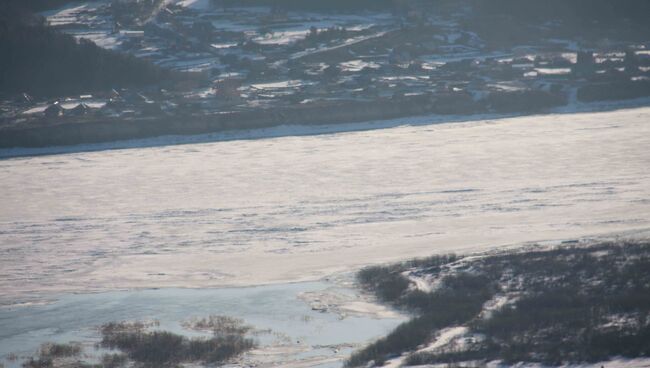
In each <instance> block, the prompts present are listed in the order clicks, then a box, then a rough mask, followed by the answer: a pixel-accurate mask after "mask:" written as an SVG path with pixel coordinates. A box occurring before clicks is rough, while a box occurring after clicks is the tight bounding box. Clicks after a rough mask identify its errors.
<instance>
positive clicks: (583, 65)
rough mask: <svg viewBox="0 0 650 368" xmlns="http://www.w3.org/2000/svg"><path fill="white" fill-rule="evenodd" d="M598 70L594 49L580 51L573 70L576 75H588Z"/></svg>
mask: <svg viewBox="0 0 650 368" xmlns="http://www.w3.org/2000/svg"><path fill="white" fill-rule="evenodd" d="M595 70H596V61H595V59H594V53H593V51H578V58H577V60H576V63H575V65H573V68H572V70H571V72H572V73H573V75H575V76H576V77H579V78H580V77H586V76H589V75H591V74H593V73H594V72H595Z"/></svg>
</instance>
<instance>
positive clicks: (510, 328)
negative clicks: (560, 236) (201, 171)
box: [348, 241, 650, 366]
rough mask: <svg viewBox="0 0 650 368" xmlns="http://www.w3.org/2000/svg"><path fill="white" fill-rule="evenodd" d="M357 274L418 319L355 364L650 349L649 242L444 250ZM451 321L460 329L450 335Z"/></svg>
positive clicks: (604, 355)
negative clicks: (460, 252)
mask: <svg viewBox="0 0 650 368" xmlns="http://www.w3.org/2000/svg"><path fill="white" fill-rule="evenodd" d="M358 280H359V283H360V284H361V286H362V287H363V288H365V289H366V290H368V291H371V292H373V293H375V294H376V295H377V296H378V297H379V298H380V299H381V300H383V301H384V302H388V303H391V304H392V305H394V306H396V307H398V308H401V309H405V310H407V311H410V312H413V313H415V314H416V317H414V318H413V319H412V320H410V321H408V322H405V323H404V324H402V325H400V326H398V327H397V328H396V329H395V330H394V331H393V332H391V333H390V334H389V335H388V336H386V337H384V338H382V339H379V340H377V341H376V342H374V343H373V344H371V345H369V346H367V347H366V348H364V349H362V350H360V351H357V352H356V353H354V354H353V355H352V357H351V358H350V359H349V361H348V365H349V366H359V365H363V364H366V363H367V362H370V361H372V362H374V364H375V365H382V364H383V362H385V361H386V360H389V359H395V358H396V357H399V358H397V359H396V360H397V361H398V362H401V363H403V364H405V365H423V364H439V363H452V362H464V361H483V362H486V361H495V360H500V361H503V362H505V363H509V364H512V363H517V362H541V363H544V364H550V365H560V364H563V363H576V362H598V361H605V360H608V359H610V358H612V357H617V356H622V357H627V358H637V357H648V356H650V323H649V322H650V321H649V319H648V317H649V315H650V242H648V241H637V242H608V243H598V244H563V245H561V246H558V247H556V248H551V249H548V248H544V247H541V246H540V247H537V246H533V247H527V248H525V249H521V250H516V251H509V252H497V253H492V254H485V255H479V256H464V257H461V256H454V255H449V256H435V257H431V258H426V259H416V260H412V261H407V262H402V263H397V264H393V265H388V266H373V267H369V268H366V269H363V270H362V271H360V272H359V274H358ZM458 326H463V327H465V328H464V329H460V330H458V329H453V328H455V327H458ZM452 329H453V331H456V332H458V331H459V333H456V334H453V336H446V335H449V334H448V333H447V332H449V331H450V330H452ZM446 337H447V338H446ZM439 340H444V341H439Z"/></svg>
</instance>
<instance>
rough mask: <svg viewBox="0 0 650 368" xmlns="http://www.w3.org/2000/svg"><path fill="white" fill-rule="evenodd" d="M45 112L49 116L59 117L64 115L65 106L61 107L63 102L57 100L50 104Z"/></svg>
mask: <svg viewBox="0 0 650 368" xmlns="http://www.w3.org/2000/svg"><path fill="white" fill-rule="evenodd" d="M43 113H44V114H45V117H47V118H58V117H60V116H62V115H63V107H61V104H60V103H59V102H58V101H57V102H55V103H53V104H51V105H50V106H48V107H47V108H46V109H45V110H44V111H43Z"/></svg>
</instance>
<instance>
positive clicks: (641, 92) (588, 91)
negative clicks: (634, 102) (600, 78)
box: [578, 80, 650, 102]
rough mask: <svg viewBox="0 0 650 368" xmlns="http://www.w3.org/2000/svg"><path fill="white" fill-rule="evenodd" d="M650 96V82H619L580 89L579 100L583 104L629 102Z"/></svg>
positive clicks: (591, 85) (590, 85)
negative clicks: (613, 101) (607, 101)
mask: <svg viewBox="0 0 650 368" xmlns="http://www.w3.org/2000/svg"><path fill="white" fill-rule="evenodd" d="M647 96H650V81H644V80H640V81H631V80H628V81H619V82H612V83H602V84H588V85H586V86H582V87H580V88H578V100H580V101H583V102H593V101H606V100H628V99H633V98H640V97H647Z"/></svg>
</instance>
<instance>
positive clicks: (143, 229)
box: [0, 108, 650, 304]
mask: <svg viewBox="0 0 650 368" xmlns="http://www.w3.org/2000/svg"><path fill="white" fill-rule="evenodd" d="M649 147H650V108H635V109H627V110H619V111H613V112H600V113H579V114H565V115H545V116H532V117H516V118H508V119H499V120H490V121H475V122H464V123H453V124H436V125H416V126H399V127H393V128H389V129H381V130H371V131H361V132H342V133H332V134H322V135H312V136H298V137H295V136H294V137H277V138H267V139H256V140H232V141H221V142H212V143H201V144H188V145H176V146H163V147H147V148H134V149H123V150H109V151H99V152H81V153H68V154H59V155H49V156H36V157H27V158H11V159H3V160H0V204H1V207H0V303H2V304H8V303H16V302H21V301H26V300H28V299H31V298H34V297H35V296H39V295H46V294H49V293H61V292H69V291H85V290H114V289H122V288H132V287H213V286H225V285H254V284H265V283H272V282H282V281H295V280H315V279H318V278H321V277H323V276H326V275H329V274H331V273H333V272H338V271H344V270H351V269H353V268H354V267H358V266H362V265H366V264H370V263H376V262H383V261H390V260H397V259H402V258H406V257H410V256H422V255H429V254H432V253H441V252H449V251H458V252H462V251H473V250H482V249H487V248H488V247H494V246H502V245H509V244H517V243H521V242H528V241H537V240H546V239H567V238H574V237H580V236H590V235H597V234H605V233H612V232H623V231H631V230H639V229H647V228H650V148H649Z"/></svg>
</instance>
